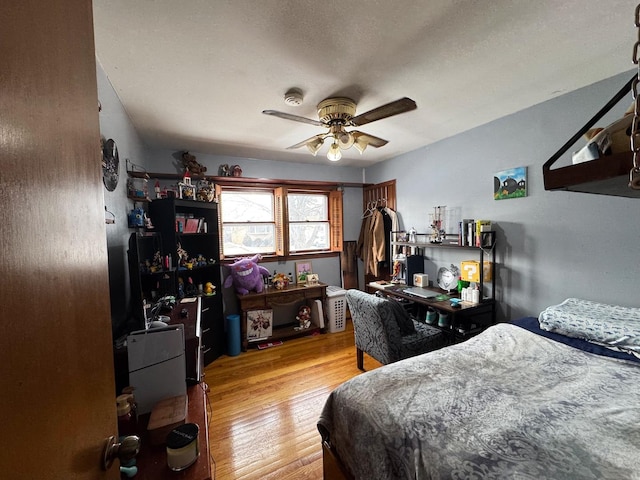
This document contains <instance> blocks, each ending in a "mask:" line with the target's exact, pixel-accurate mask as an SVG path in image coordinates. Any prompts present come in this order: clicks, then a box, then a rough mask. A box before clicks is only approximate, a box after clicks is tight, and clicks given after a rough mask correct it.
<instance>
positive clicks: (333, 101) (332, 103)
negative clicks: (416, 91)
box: [262, 97, 417, 162]
mask: <svg viewBox="0 0 640 480" xmlns="http://www.w3.org/2000/svg"><path fill="white" fill-rule="evenodd" d="M416 108H417V105H416V102H414V101H413V100H411V99H410V98H407V97H404V98H401V99H399V100H396V101H394V102H390V103H387V104H385V105H382V106H380V107H377V108H374V109H373V110H369V111H368V112H365V113H362V114H360V115H356V102H354V101H353V100H351V99H350V98H346V97H331V98H327V99H325V100H323V101H321V102H320V103H319V104H318V120H312V119H310V118H306V117H300V116H298V115H292V114H290V113H285V112H278V111H277V110H263V111H262V113H264V114H266V115H273V116H274V117H280V118H284V119H285V120H293V121H295V122H301V123H307V124H310V125H315V126H317V127H325V128H328V129H329V131H328V132H326V133H321V134H319V135H314V136H313V137H311V138H308V139H306V140H304V141H302V142H300V143H296V144H295V145H291V146H290V147H287V149H288V150H289V149H293V148H300V147H302V146H304V145H306V146H307V148H308V149H309V151H310V152H311V153H312V154H313V155H314V156H315V155H316V154H317V153H318V150H320V148H321V147H322V145H323V144H324V141H325V140H326V139H327V138H331V139H332V144H331V147H330V148H329V152H328V153H327V158H328V159H329V160H331V161H334V162H337V161H338V160H340V159H341V158H342V152H341V150H346V149H348V148H351V147H352V146H355V147H356V148H357V149H358V151H359V152H360V154H362V152H364V150H365V149H366V148H367V146H368V145H371V146H372V147H375V148H379V147H382V146H384V145H386V144H387V143H388V142H387V140H383V139H382V138H378V137H374V136H373V135H369V134H366V133H364V132H360V131H358V130H351V131H347V130H346V129H345V127H359V126H361V125H365V124H367V123H371V122H375V121H376V120H382V119H383V118H388V117H392V116H394V115H398V114H400V113H405V112H409V111H411V110H415V109H416Z"/></svg>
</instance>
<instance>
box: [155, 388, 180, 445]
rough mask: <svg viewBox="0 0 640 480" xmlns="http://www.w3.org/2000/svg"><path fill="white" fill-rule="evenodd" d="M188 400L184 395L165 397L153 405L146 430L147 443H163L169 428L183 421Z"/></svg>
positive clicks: (171, 428)
mask: <svg viewBox="0 0 640 480" xmlns="http://www.w3.org/2000/svg"><path fill="white" fill-rule="evenodd" d="M188 409H189V401H188V399H187V396H186V395H179V396H177V397H171V398H166V399H164V400H161V401H159V402H158V403H156V404H155V405H154V406H153V409H152V410H151V416H150V417H149V424H148V425H147V430H148V432H149V443H151V445H153V446H157V445H164V442H165V440H166V438H167V435H168V434H169V432H170V431H171V430H173V429H174V428H176V427H177V426H179V425H182V424H183V423H185V419H186V418H187V411H188Z"/></svg>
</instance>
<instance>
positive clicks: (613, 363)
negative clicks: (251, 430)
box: [318, 299, 640, 480]
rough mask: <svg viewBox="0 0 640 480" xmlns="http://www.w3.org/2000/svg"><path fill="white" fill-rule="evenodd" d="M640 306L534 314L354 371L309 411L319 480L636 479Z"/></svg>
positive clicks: (581, 305) (580, 303) (581, 306)
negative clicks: (318, 452)
mask: <svg viewBox="0 0 640 480" xmlns="http://www.w3.org/2000/svg"><path fill="white" fill-rule="evenodd" d="M639 394H640V309H629V308H624V307H616V306H611V305H604V304H598V303H595V302H589V301H586V300H579V299H567V300H566V301H565V302H562V303H561V304H559V305H555V306H552V307H549V308H547V309H545V311H544V312H542V313H541V315H540V316H539V318H533V317H529V318H523V319H520V320H518V321H515V322H512V323H503V324H497V325H494V326H492V327H490V328H488V329H487V330H485V331H484V332H483V333H481V334H480V335H478V336H476V337H474V338H471V339H470V340H468V341H466V342H464V343H461V344H457V345H453V346H450V347H446V348H444V349H441V350H437V351H434V352H430V353H427V354H424V355H420V356H417V357H413V358H410V359H406V360H402V361H400V362H397V363H393V364H390V365H386V366H384V367H381V368H379V369H376V370H373V371H369V372H366V373H363V374H361V375H359V376H357V377H354V378H353V379H351V380H349V381H347V382H345V383H344V384H342V385H340V386H339V387H338V388H337V389H335V390H334V391H333V392H332V393H331V394H330V396H329V397H328V399H327V401H326V403H325V406H324V408H323V411H322V413H321V416H320V418H319V420H318V430H319V432H320V434H321V437H322V443H323V453H324V475H325V477H324V478H325V479H336V478H355V479H367V480H374V479H405V478H406V479H445V478H451V479H463V478H470V479H498V478H501V479H512V478H521V479H536V480H540V479H578V478H580V479H605V478H607V479H608V478H610V479H617V480H618V479H640V395H639Z"/></svg>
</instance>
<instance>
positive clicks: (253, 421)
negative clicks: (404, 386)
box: [205, 321, 380, 480]
mask: <svg viewBox="0 0 640 480" xmlns="http://www.w3.org/2000/svg"><path fill="white" fill-rule="evenodd" d="M379 366H380V364H379V363H378V362H376V361H375V360H373V359H372V358H371V357H368V356H367V355H365V363H364V367H365V369H366V370H373V369H374V368H377V367H379ZM360 373H361V372H360V370H358V368H357V367H356V350H355V346H354V341H353V327H352V324H351V322H350V321H347V322H346V328H345V331H344V332H337V333H327V334H323V335H317V336H310V337H304V338H299V339H295V340H287V341H285V342H284V344H283V345H280V346H277V347H272V348H269V349H266V350H256V349H251V350H249V351H247V352H242V353H241V354H240V355H238V356H236V357H227V356H223V357H220V358H219V359H217V360H216V361H215V362H213V363H212V364H210V365H209V366H208V367H207V368H206V369H205V381H206V382H207V384H208V385H209V388H210V391H209V400H210V404H211V405H210V406H211V412H210V419H209V441H210V446H211V455H212V457H213V461H212V471H214V470H215V472H214V473H215V477H214V478H215V479H216V480H231V479H233V480H241V479H242V480H250V479H285V480H286V479H290V480H294V479H295V480H301V479H302V480H304V479H308V480H318V479H321V478H322V449H321V445H320V434H319V433H318V429H317V428H316V422H317V420H318V417H319V415H320V411H321V410H322V407H323V405H324V402H325V400H326V398H327V397H328V395H329V393H330V392H331V391H332V390H333V389H334V388H335V387H337V386H338V385H339V384H340V383H342V382H344V381H345V380H348V379H349V378H352V377H354V376H356V375H359V374H360Z"/></svg>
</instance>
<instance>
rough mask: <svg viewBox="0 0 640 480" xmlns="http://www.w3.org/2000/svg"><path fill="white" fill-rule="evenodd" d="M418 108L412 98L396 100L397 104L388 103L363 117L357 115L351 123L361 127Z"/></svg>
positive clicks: (362, 115) (364, 114)
mask: <svg viewBox="0 0 640 480" xmlns="http://www.w3.org/2000/svg"><path fill="white" fill-rule="evenodd" d="M416 108H418V106H417V105H416V102H414V101H413V100H411V99H410V98H407V97H404V98H401V99H400V100H396V101H395V102H391V103H387V104H386V105H382V106H381V107H378V108H374V109H373V110H369V111H368V112H365V113H363V114H361V115H357V116H355V117H353V118H352V119H351V122H350V123H351V125H354V126H356V127H359V126H360V125H364V124H366V123H371V122H375V121H376V120H381V119H383V118H387V117H392V116H394V115H398V114H400V113H405V112H410V111H411V110H415V109H416Z"/></svg>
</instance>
